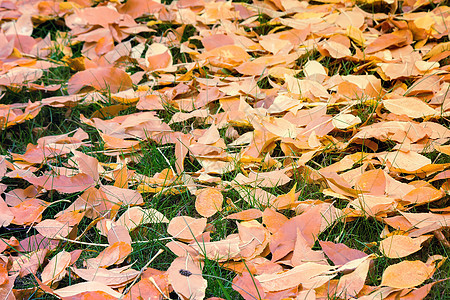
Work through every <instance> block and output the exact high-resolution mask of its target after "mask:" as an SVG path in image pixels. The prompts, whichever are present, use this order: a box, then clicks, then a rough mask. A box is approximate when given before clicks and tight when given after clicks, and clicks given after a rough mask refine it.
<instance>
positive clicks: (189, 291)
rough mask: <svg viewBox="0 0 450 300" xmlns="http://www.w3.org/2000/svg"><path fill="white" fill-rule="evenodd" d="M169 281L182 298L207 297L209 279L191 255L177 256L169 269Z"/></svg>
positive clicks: (195, 298) (195, 299) (194, 299)
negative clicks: (203, 275)
mask: <svg viewBox="0 0 450 300" xmlns="http://www.w3.org/2000/svg"><path fill="white" fill-rule="evenodd" d="M167 273H168V274H169V283H170V284H171V285H172V287H173V289H174V290H175V292H176V293H177V294H178V295H180V296H181V297H182V298H187V299H193V300H197V299H198V300H200V299H203V298H204V297H205V290H206V286H207V281H206V280H205V279H204V278H203V277H202V270H201V269H200V268H199V267H198V265H197V263H196V262H195V261H194V260H193V259H192V258H191V257H190V256H186V257H177V258H175V260H174V261H173V262H172V263H171V264H170V267H169V269H167Z"/></svg>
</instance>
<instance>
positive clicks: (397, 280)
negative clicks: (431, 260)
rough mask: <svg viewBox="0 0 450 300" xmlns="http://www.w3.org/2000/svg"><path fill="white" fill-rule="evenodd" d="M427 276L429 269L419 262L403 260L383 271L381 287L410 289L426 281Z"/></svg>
mask: <svg viewBox="0 0 450 300" xmlns="http://www.w3.org/2000/svg"><path fill="white" fill-rule="evenodd" d="M429 274H430V269H429V267H428V266H427V265H426V264H425V263H423V262H421V261H420V260H415V261H407V260H405V261H402V262H400V263H398V264H395V265H390V266H389V267H387V268H386V270H384V273H383V278H382V280H381V285H382V286H389V287H393V288H398V289H406V288H412V287H415V286H418V285H419V284H422V283H423V282H424V281H425V280H427V279H428V276H429Z"/></svg>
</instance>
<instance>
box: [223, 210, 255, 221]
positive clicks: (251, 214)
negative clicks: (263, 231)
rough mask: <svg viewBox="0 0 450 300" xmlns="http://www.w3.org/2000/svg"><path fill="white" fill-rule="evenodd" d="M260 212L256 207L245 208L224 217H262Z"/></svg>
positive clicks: (241, 218) (251, 218) (252, 218)
mask: <svg viewBox="0 0 450 300" xmlns="http://www.w3.org/2000/svg"><path fill="white" fill-rule="evenodd" d="M262 215H263V214H262V212H261V211H260V210H259V209H256V208H250V209H246V210H243V211H240V212H237V213H234V214H231V215H228V216H226V217H225V218H224V219H232V220H241V221H250V220H254V219H258V218H261V217H262Z"/></svg>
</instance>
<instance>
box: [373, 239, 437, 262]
mask: <svg viewBox="0 0 450 300" xmlns="http://www.w3.org/2000/svg"><path fill="white" fill-rule="evenodd" d="M428 238H429V237H426V236H422V237H420V238H416V239H413V238H410V237H409V236H404V235H392V236H389V237H387V238H385V239H384V240H382V241H381V242H380V251H381V252H382V253H384V255H385V256H387V257H389V258H401V257H405V256H408V255H410V254H413V253H414V252H417V251H419V250H420V249H421V248H422V247H421V246H420V244H421V243H423V242H424V241H425V240H427V239H428Z"/></svg>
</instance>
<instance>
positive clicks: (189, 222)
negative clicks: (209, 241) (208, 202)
mask: <svg viewBox="0 0 450 300" xmlns="http://www.w3.org/2000/svg"><path fill="white" fill-rule="evenodd" d="M206 221H207V220H206V218H201V219H195V218H191V217H188V216H180V217H175V218H173V219H172V220H171V221H170V223H169V226H168V227H167V232H168V233H169V234H170V235H171V236H173V237H175V238H178V239H182V240H193V239H195V238H196V237H197V236H199V235H200V234H202V232H203V230H205V227H206Z"/></svg>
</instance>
